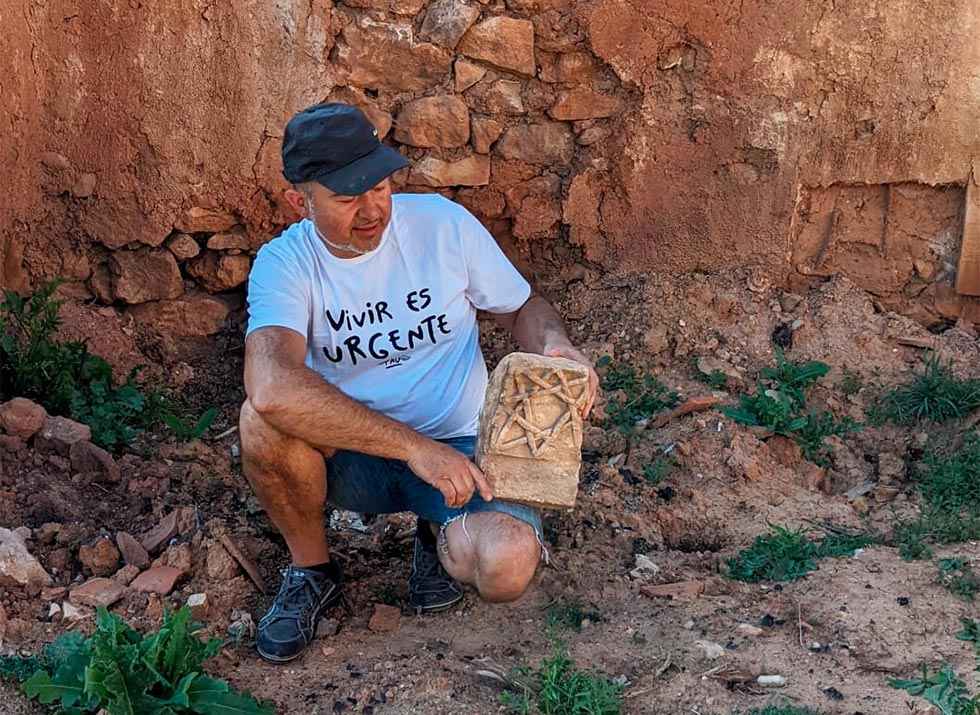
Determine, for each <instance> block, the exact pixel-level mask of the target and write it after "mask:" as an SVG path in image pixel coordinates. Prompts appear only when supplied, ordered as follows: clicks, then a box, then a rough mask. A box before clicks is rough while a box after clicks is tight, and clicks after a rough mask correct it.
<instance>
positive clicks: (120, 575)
mask: <svg viewBox="0 0 980 715" xmlns="http://www.w3.org/2000/svg"><path fill="white" fill-rule="evenodd" d="M139 575H140V570H139V569H138V568H137V567H136V566H133V564H126V565H125V566H123V567H122V568H121V569H119V570H118V571H116V573H115V574H113V576H112V580H113V581H118V582H119V583H121V584H123V585H124V586H128V585H129V584H131V583H132V582H133V579H135V578H136V577H137V576H139Z"/></svg>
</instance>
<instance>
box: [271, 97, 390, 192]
mask: <svg viewBox="0 0 980 715" xmlns="http://www.w3.org/2000/svg"><path fill="white" fill-rule="evenodd" d="M406 166H408V160H407V159H405V157H403V156H402V155H401V154H399V153H398V152H397V151H395V150H394V149H392V148H391V147H387V146H385V145H384V144H382V143H381V141H380V140H379V139H378V130H377V129H375V128H374V125H373V124H371V122H370V121H369V120H368V118H367V117H366V116H364V112H362V111H361V110H360V109H358V108H357V107H354V106H351V105H349V104H343V103H341V102H325V103H323V104H314V105H313V106H312V107H307V108H306V109H304V110H303V111H301V112H299V113H298V114H296V115H294V116H293V118H292V119H290V120H289V122H288V123H287V124H286V131H285V134H284V136H283V140H282V173H283V176H285V177H286V180H287V181H289V182H291V183H293V184H302V183H305V182H307V181H316V182H318V183H320V184H322V185H323V186H326V187H327V188H328V189H330V190H331V191H333V192H334V193H336V194H343V195H345V196H357V195H358V194H363V193H364V192H365V191H368V190H369V189H371V188H372V187H374V186H375V185H377V184H378V182H380V181H382V180H383V179H384V178H386V177H388V176H390V175H391V174H393V173H394V172H396V171H398V170H399V169H403V168H405V167H406Z"/></svg>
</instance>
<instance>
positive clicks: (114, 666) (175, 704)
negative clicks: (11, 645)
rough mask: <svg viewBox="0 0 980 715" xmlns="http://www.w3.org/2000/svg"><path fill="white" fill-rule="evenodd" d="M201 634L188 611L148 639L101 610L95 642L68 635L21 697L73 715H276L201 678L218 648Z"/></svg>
mask: <svg viewBox="0 0 980 715" xmlns="http://www.w3.org/2000/svg"><path fill="white" fill-rule="evenodd" d="M197 630H198V626H197V625H196V624H192V623H191V621H190V610H189V609H187V608H182V609H180V610H179V611H177V612H175V613H165V614H164V618H163V625H162V626H161V628H160V630H159V631H157V632H156V633H153V634H151V635H147V636H141V635H140V634H139V633H138V632H137V631H135V630H133V629H132V628H130V627H129V626H128V625H126V623H125V622H124V621H123V620H122V619H121V618H120V617H119V616H117V615H115V614H112V613H109V612H108V611H106V610H105V609H104V608H100V609H99V610H98V613H97V615H96V631H95V633H94V634H92V635H91V636H89V637H86V636H84V635H82V634H81V633H78V632H70V633H66V634H65V635H63V636H61V637H60V638H59V639H58V640H56V641H55V642H54V643H52V644H51V645H50V646H48V647H47V648H46V649H45V650H44V653H43V657H42V659H41V667H40V668H39V669H38V670H37V671H36V672H35V673H34V675H32V676H31V677H30V678H28V679H27V680H26V681H25V682H24V684H23V689H24V693H25V694H26V695H27V696H28V697H29V698H31V699H37V700H38V701H39V702H40V703H42V704H44V705H56V706H58V707H59V708H60V709H61V712H62V713H66V714H68V715H81V714H82V713H94V712H96V711H99V710H100V709H104V710H105V711H107V712H109V713H113V714H114V715H115V714H117V713H118V714H124V713H125V714H134V713H139V714H140V715H182V714H185V713H197V714H199V715H271V714H272V713H273V712H274V711H273V708H272V706H271V705H268V704H261V703H259V702H257V701H256V700H255V699H254V698H253V697H252V696H250V695H248V694H243V693H239V692H236V691H234V690H232V689H231V688H230V687H229V685H228V683H226V682H225V681H223V680H218V679H216V678H211V677H209V676H207V675H205V674H204V673H203V672H202V670H201V666H202V664H203V663H204V662H205V661H206V660H208V659H210V658H212V657H214V656H215V655H216V654H217V652H218V650H219V649H220V648H221V641H219V640H215V639H212V640H209V641H207V642H204V641H201V640H200V639H199V638H198V637H197V636H196V635H195V633H196V631H197Z"/></svg>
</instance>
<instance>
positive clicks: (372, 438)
mask: <svg viewBox="0 0 980 715" xmlns="http://www.w3.org/2000/svg"><path fill="white" fill-rule="evenodd" d="M305 356H306V340H305V339H304V338H303V336H302V335H300V334H299V333H297V332H295V331H293V330H289V329H288V328H278V327H266V328H261V329H259V330H256V331H255V332H254V333H252V334H251V335H249V336H248V339H247V340H246V341H245V393H246V394H247V395H248V399H249V402H250V403H251V405H252V408H253V409H255V411H256V412H258V413H259V415H261V417H262V418H263V419H264V420H265V421H266V422H268V423H269V424H270V425H272V426H273V427H275V428H276V429H277V430H279V431H280V432H283V433H284V434H288V435H291V436H293V437H296V438H297V439H300V440H302V441H303V442H306V443H307V444H310V445H312V446H314V447H317V448H319V449H321V450H330V449H343V450H350V451H355V452H362V453H364V454H372V455H375V456H378V457H388V458H391V459H399V460H402V461H404V462H407V463H408V465H409V467H410V468H411V469H412V471H413V472H415V474H417V475H418V476H419V478H421V479H422V480H423V481H425V482H428V483H429V484H431V485H432V486H434V487H436V488H437V489H439V491H440V492H442V494H443V496H444V497H445V498H446V504H447V505H448V506H462V505H463V504H465V503H466V502H468V501H469V499H470V497H471V496H472V494H473V491H474V488H478V489H479V490H480V494H481V495H482V496H483V498H484V499H491V498H492V497H493V495H492V492H491V490H490V486H489V484H488V483H487V481H486V478H485V477H484V476H483V474H482V473H481V472H480V470H479V469H478V468H477V467H476V465H474V464H473V463H472V462H470V460H469V459H467V458H466V457H465V456H464V455H463V454H461V453H460V452H457V451H456V450H454V449H452V448H451V447H447V446H446V445H444V444H441V443H439V442H436V441H435V440H432V439H429V438H428V437H425V436H424V435H421V434H419V433H418V432H416V431H415V430H413V429H412V428H410V427H409V426H407V425H405V424H403V423H401V422H398V421H397V420H393V419H391V418H389V417H386V416H384V415H382V414H381V413H379V412H375V411H374V410H371V409H369V408H368V407H365V406H364V405H362V404H361V403H360V402H357V401H356V400H352V399H351V398H350V397H348V396H347V395H345V394H344V393H343V392H341V391H340V390H338V389H337V388H336V387H334V386H333V385H331V384H330V383H328V382H327V381H326V380H324V379H323V378H322V377H321V376H320V375H319V374H317V373H316V372H315V371H313V370H311V369H310V368H308V367H307V366H306V364H305Z"/></svg>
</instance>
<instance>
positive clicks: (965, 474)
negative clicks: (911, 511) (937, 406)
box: [914, 435, 980, 511]
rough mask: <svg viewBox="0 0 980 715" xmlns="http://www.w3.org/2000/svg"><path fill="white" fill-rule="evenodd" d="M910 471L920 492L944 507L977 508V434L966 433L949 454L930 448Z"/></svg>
mask: <svg viewBox="0 0 980 715" xmlns="http://www.w3.org/2000/svg"><path fill="white" fill-rule="evenodd" d="M923 462H924V466H925V469H923V470H919V471H917V472H916V474H915V475H914V477H915V480H916V482H918V485H919V490H920V491H921V492H922V496H923V497H924V498H925V500H926V501H927V502H928V503H929V504H930V505H931V506H933V507H935V508H937V509H943V510H945V511H960V510H964V509H966V510H969V511H977V510H980V438H977V437H976V436H975V435H974V436H971V437H969V438H968V439H967V440H965V442H964V443H963V446H962V447H961V448H960V449H959V450H957V451H956V452H954V453H953V454H945V453H944V452H943V451H941V450H932V451H930V452H929V453H928V454H926V456H925V459H924V460H923Z"/></svg>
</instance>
